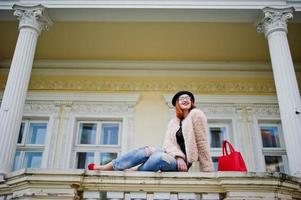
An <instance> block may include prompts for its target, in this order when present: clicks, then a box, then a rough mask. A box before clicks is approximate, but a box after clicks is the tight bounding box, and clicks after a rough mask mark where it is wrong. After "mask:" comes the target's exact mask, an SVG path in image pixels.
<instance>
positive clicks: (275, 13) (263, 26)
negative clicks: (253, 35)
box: [257, 7, 294, 37]
mask: <svg viewBox="0 0 301 200" xmlns="http://www.w3.org/2000/svg"><path fill="white" fill-rule="evenodd" d="M293 12H294V8H293V7H290V8H285V9H277V8H270V7H266V8H264V9H263V16H262V19H260V21H259V23H258V24H257V31H258V32H259V33H264V34H265V36H266V37H268V36H269V35H270V34H271V33H273V32H275V31H284V32H286V33H287V23H288V21H289V20H291V19H292V18H293Z"/></svg>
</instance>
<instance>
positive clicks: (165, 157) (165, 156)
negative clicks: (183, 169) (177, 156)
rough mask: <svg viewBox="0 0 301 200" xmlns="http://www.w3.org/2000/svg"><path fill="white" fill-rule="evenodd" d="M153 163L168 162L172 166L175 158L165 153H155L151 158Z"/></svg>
mask: <svg viewBox="0 0 301 200" xmlns="http://www.w3.org/2000/svg"><path fill="white" fill-rule="evenodd" d="M149 159H151V160H153V161H157V162H162V161H163V162H166V163H168V164H170V163H171V162H173V160H174V157H173V156H171V155H169V154H167V153H165V152H155V153H153V154H152V155H151V156H150V158H149Z"/></svg>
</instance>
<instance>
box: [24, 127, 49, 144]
mask: <svg viewBox="0 0 301 200" xmlns="http://www.w3.org/2000/svg"><path fill="white" fill-rule="evenodd" d="M46 131H47V123H31V124H30V127H29V137H28V141H27V144H44V143H45V136H46Z"/></svg>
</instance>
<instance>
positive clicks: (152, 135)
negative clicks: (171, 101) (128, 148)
mask: <svg viewBox="0 0 301 200" xmlns="http://www.w3.org/2000/svg"><path fill="white" fill-rule="evenodd" d="M167 108H168V107H167V105H166V103H165V101H164V99H163V96H162V94H161V93H159V92H143V93H141V97H140V101H139V103H138V104H137V106H136V107H135V116H134V126H135V127H134V132H135V134H134V137H133V138H134V140H133V143H132V144H133V145H132V146H133V148H138V147H141V146H145V145H150V146H159V147H160V146H161V145H162V143H163V139H164V136H165V131H166V128H167V123H168V110H167Z"/></svg>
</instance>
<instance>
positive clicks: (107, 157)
mask: <svg viewBox="0 0 301 200" xmlns="http://www.w3.org/2000/svg"><path fill="white" fill-rule="evenodd" d="M115 158H117V153H101V154H100V164H101V165H104V164H107V163H108V162H110V161H112V160H113V159H115Z"/></svg>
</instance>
